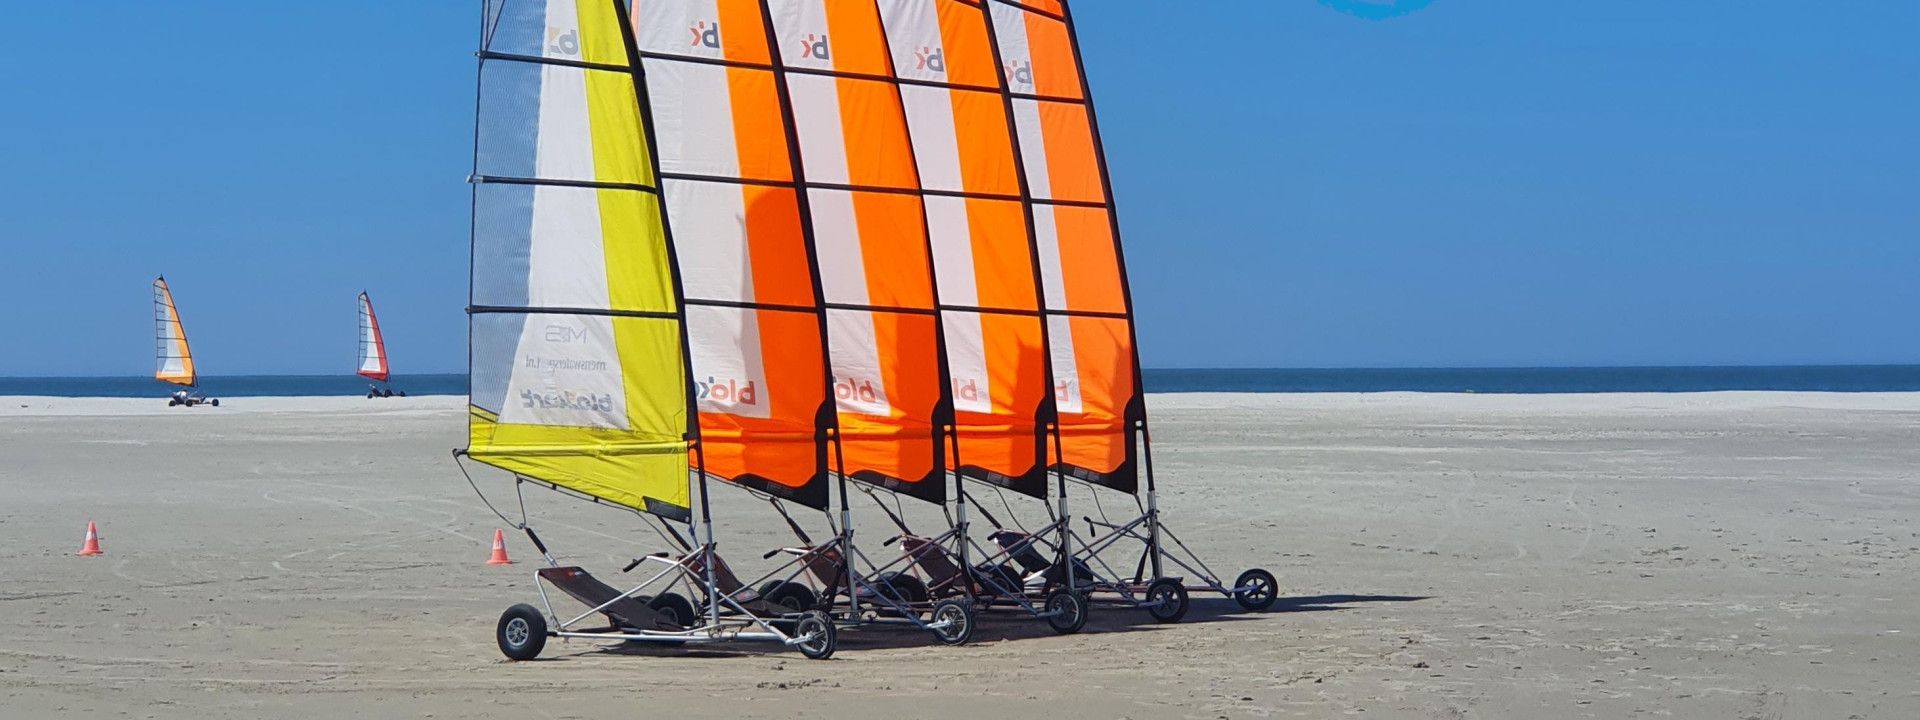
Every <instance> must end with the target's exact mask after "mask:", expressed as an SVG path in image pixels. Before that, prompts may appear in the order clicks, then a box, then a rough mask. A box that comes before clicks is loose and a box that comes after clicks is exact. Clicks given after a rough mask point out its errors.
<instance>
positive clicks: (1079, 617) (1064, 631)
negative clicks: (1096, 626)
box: [1042, 588, 1087, 635]
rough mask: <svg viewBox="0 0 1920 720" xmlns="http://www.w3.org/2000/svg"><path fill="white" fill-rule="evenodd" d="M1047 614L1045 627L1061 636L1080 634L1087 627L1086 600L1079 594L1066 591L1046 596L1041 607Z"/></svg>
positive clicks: (1058, 591)
mask: <svg viewBox="0 0 1920 720" xmlns="http://www.w3.org/2000/svg"><path fill="white" fill-rule="evenodd" d="M1042 608H1043V609H1044V610H1046V613H1047V626H1048V627H1051V628H1053V631H1054V632H1057V633H1060V634H1061V635H1070V634H1073V633H1077V632H1080V628H1083V627H1086V626H1087V599H1086V597H1085V596H1082V595H1081V594H1079V593H1076V592H1073V591H1071V590H1067V589H1064V588H1063V589H1060V590H1055V591H1053V592H1052V593H1051V594H1049V595H1047V601H1046V604H1045V605H1043V606H1042Z"/></svg>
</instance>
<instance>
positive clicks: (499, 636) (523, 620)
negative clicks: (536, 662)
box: [493, 603, 547, 660]
mask: <svg viewBox="0 0 1920 720" xmlns="http://www.w3.org/2000/svg"><path fill="white" fill-rule="evenodd" d="M493 636H494V639H495V640H497V641H499V643H500V653H501V654H502V655H506V656H507V659H508V660H532V659H534V658H537V657H540V650H541V649H542V648H545V647H546V646H547V618H546V616H545V615H541V614H540V611H539V610H535V609H534V607H533V606H532V605H528V604H526V603H521V604H519V605H515V606H513V607H510V608H507V611H506V612H503V613H500V624H499V626H497V627H495V628H494V632H493Z"/></svg>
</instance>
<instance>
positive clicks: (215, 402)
mask: <svg viewBox="0 0 1920 720" xmlns="http://www.w3.org/2000/svg"><path fill="white" fill-rule="evenodd" d="M207 404H208V405H212V406H214V407H220V398H214V399H212V400H208V401H207Z"/></svg>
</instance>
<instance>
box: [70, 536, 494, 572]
mask: <svg viewBox="0 0 1920 720" xmlns="http://www.w3.org/2000/svg"><path fill="white" fill-rule="evenodd" d="M87 537H89V538H91V537H93V531H92V530H91V529H89V530H88V531H87ZM96 552H97V551H96ZM487 564H488V565H511V564H513V561H512V560H508V559H507V534H506V533H504V532H501V531H500V530H499V529H498V528H496V529H494V531H493V557H490V558H487Z"/></svg>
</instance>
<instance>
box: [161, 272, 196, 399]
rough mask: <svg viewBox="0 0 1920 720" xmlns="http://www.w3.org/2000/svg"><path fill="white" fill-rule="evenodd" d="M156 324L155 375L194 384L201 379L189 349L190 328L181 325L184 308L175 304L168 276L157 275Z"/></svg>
mask: <svg viewBox="0 0 1920 720" xmlns="http://www.w3.org/2000/svg"><path fill="white" fill-rule="evenodd" d="M153 325H154V332H153V335H154V352H153V354H154V364H155V366H156V367H155V369H154V371H153V378H154V379H155V380H160V381H164V382H170V383H173V384H175V385H185V386H187V387H193V386H194V383H195V382H196V381H197V380H198V376H197V375H195V374H194V372H193V352H192V351H190V350H188V349H187V331H186V330H185V329H184V328H182V327H181V326H180V311H179V309H178V308H175V307H174V305H173V292H172V291H170V290H168V289H167V279H166V278H165V277H156V278H154V279H153Z"/></svg>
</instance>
